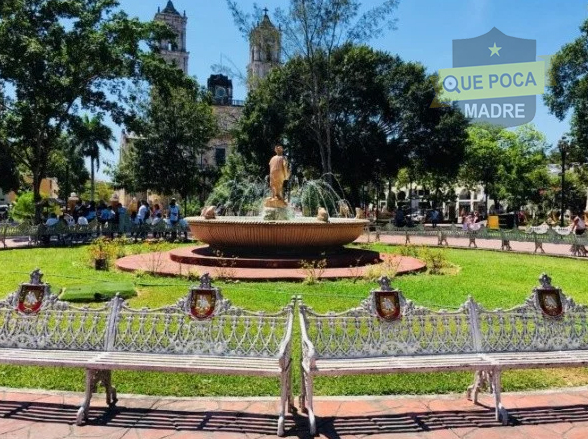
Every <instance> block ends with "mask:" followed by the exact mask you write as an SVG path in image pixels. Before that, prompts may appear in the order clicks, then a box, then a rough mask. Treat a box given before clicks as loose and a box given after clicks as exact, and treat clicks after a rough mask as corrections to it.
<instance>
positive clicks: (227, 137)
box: [118, 0, 281, 205]
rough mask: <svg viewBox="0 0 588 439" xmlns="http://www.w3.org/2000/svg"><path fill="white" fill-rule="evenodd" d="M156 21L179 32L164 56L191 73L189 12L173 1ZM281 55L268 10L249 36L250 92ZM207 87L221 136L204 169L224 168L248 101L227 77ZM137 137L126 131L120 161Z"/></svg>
mask: <svg viewBox="0 0 588 439" xmlns="http://www.w3.org/2000/svg"><path fill="white" fill-rule="evenodd" d="M154 19H155V20H160V21H163V22H165V23H166V24H167V25H168V26H169V27H170V28H171V29H173V30H174V31H175V33H176V38H175V40H173V41H168V40H162V41H160V43H159V49H160V53H161V56H162V57H163V58H164V59H165V60H166V61H167V62H169V63H171V64H174V65H176V66H177V67H178V68H179V69H181V70H182V71H183V72H184V73H185V74H189V70H188V61H189V56H190V52H188V51H187V45H186V31H187V25H188V17H187V16H186V12H185V11H184V12H183V14H181V13H180V12H179V11H178V10H177V9H176V8H175V6H174V4H173V2H172V1H171V0H169V1H168V2H167V4H166V6H165V7H164V8H163V9H161V8H158V10H157V13H156V14H155V17H154ZM280 54H281V32H280V31H279V30H278V29H277V28H276V27H275V26H274V25H273V23H272V22H271V20H270V18H269V16H268V15H267V9H265V10H264V16H263V17H262V19H261V20H260V22H259V23H258V25H257V26H256V27H255V28H254V29H253V30H252V31H251V33H250V36H249V63H248V65H247V85H248V90H252V89H254V88H255V87H256V86H257V84H258V83H259V81H260V80H261V79H263V78H265V77H266V76H267V75H268V74H269V72H270V70H271V69H272V68H274V67H276V66H278V65H280ZM206 86H207V89H208V91H209V92H210V94H211V96H212V102H213V112H214V114H215V115H216V117H217V119H218V126H219V134H218V135H217V136H216V137H215V138H214V139H212V140H211V141H210V142H209V146H210V148H209V150H208V151H207V152H206V153H204V154H202V155H201V156H200V157H199V158H198V160H199V164H200V166H202V167H203V168H218V167H220V166H222V165H224V163H225V161H226V158H227V157H228V155H229V154H230V153H231V150H232V147H233V139H232V136H231V130H232V128H233V127H234V126H235V125H236V123H237V122H238V120H239V118H240V117H241V114H242V111H243V105H244V102H243V101H239V100H235V99H234V98H233V83H232V80H231V79H230V78H229V77H227V76H226V75H223V74H212V75H211V76H210V77H209V78H208V80H207V84H206ZM136 138H137V137H136V136H135V135H134V134H133V133H127V132H125V130H123V131H122V134H121V137H120V144H119V146H120V150H119V151H120V152H119V154H120V155H119V161H120V160H123V159H124V158H123V157H124V154H125V151H126V150H127V149H128V148H129V145H130V144H131V143H132V142H133V140H135V139H136ZM203 195H205V194H203ZM118 196H119V199H120V201H121V203H123V204H124V205H129V204H131V203H132V202H133V198H135V199H138V198H142V197H146V198H148V199H150V201H151V202H160V203H163V204H166V200H165V199H163V198H164V197H159V196H158V195H156V194H149V193H148V194H133V195H129V194H127V193H125V191H124V190H120V191H118ZM206 196H207V194H206Z"/></svg>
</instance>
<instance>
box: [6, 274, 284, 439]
mask: <svg viewBox="0 0 588 439" xmlns="http://www.w3.org/2000/svg"><path fill="white" fill-rule="evenodd" d="M41 276H42V274H41V273H40V272H39V271H38V270H35V271H34V272H33V273H32V274H31V281H30V282H29V283H26V284H21V286H20V288H19V290H18V291H16V292H15V293H13V294H12V295H10V296H9V297H8V298H7V299H5V300H4V301H1V302H0V364H12V365H29V366H60V367H78V368H84V369H85V370H86V380H85V398H84V401H83V403H82V405H81V407H80V409H79V411H78V414H77V419H76V423H77V424H78V425H82V424H83V423H84V421H85V420H86V418H87V414H88V409H89V407H90V400H91V398H92V394H93V393H94V392H95V391H96V388H97V385H98V384H101V385H102V386H104V388H105V390H106V401H107V403H108V405H109V406H114V405H115V404H116V402H117V397H116V390H115V388H114V387H113V385H112V371H113V370H138V371H157V372H178V373H179V372H181V373H192V374H220V375H253V376H266V377H277V378H279V379H280V384H281V404H280V411H279V418H278V428H277V433H278V435H283V434H284V422H285V414H286V410H288V411H290V412H291V411H292V410H293V400H292V393H291V387H292V386H291V338H292V324H293V310H294V301H292V302H291V303H290V304H289V305H287V306H286V307H284V308H283V309H282V310H281V311H279V312H277V313H265V312H251V311H247V310H244V309H242V308H237V307H234V306H232V305H231V303H230V301H228V300H227V299H224V298H223V297H222V295H221V292H220V290H219V289H218V288H215V287H212V286H211V283H210V278H209V277H208V275H207V274H206V275H204V276H202V278H201V283H200V285H199V286H198V287H193V288H191V289H190V291H189V292H188V294H187V296H185V297H184V298H182V299H180V300H179V301H178V303H177V304H175V305H171V306H166V307H163V308H159V309H148V308H143V309H132V308H129V307H128V306H127V305H126V303H125V302H124V301H123V300H122V299H121V298H120V297H115V298H114V299H112V300H111V301H110V302H108V304H107V305H106V306H104V307H101V308H88V307H79V308H78V307H74V306H72V305H70V304H69V303H67V302H63V301H59V300H58V299H57V296H55V295H53V294H51V292H50V289H49V285H48V284H45V283H42V282H41Z"/></svg>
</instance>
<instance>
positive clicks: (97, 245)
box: [88, 236, 115, 270]
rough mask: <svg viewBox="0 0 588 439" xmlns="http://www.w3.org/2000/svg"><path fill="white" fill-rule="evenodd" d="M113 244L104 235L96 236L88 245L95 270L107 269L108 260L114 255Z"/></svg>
mask: <svg viewBox="0 0 588 439" xmlns="http://www.w3.org/2000/svg"><path fill="white" fill-rule="evenodd" d="M114 251H115V246H114V244H113V243H112V241H111V240H110V239H108V238H106V237H104V236H101V237H99V238H96V239H95V240H94V241H92V243H91V244H90V246H89V247H88V252H89V253H90V258H91V260H92V261H93V263H94V268H95V269H96V270H108V265H109V262H110V260H111V259H112V258H113V256H114Z"/></svg>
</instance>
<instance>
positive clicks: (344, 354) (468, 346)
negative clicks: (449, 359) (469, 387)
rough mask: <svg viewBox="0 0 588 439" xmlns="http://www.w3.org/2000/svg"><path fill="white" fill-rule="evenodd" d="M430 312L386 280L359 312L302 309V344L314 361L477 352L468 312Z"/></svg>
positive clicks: (468, 304) (464, 308) (466, 307)
mask: <svg viewBox="0 0 588 439" xmlns="http://www.w3.org/2000/svg"><path fill="white" fill-rule="evenodd" d="M471 303H472V301H468V302H466V303H465V304H464V305H463V306H462V307H461V308H459V309H458V310H457V311H444V310H441V311H433V310H430V309H428V308H424V307H418V306H415V305H414V304H413V303H412V302H411V301H409V300H406V299H405V298H404V297H403V295H402V293H401V292H400V291H398V290H392V289H391V288H390V284H389V280H388V279H387V278H382V279H380V289H379V290H376V291H372V292H371V294H370V297H369V298H368V299H366V300H365V301H363V302H362V304H361V305H360V306H359V307H358V308H354V309H351V310H348V311H345V312H342V313H327V314H318V313H316V312H314V311H313V310H312V309H311V308H310V307H308V306H306V305H304V304H301V305H300V320H301V322H300V323H301V330H302V337H303V344H304V339H305V338H306V339H307V340H310V341H311V342H312V344H313V346H314V351H315V352H314V355H315V357H316V358H354V357H355V358H363V357H379V356H391V355H394V356H402V355H426V354H441V353H455V354H458V353H468V352H475V349H476V347H475V346H476V344H475V342H474V337H473V331H472V325H471V324H470V320H471V319H470V308H471Z"/></svg>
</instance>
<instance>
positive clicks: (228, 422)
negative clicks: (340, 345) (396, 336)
mask: <svg viewBox="0 0 588 439" xmlns="http://www.w3.org/2000/svg"><path fill="white" fill-rule="evenodd" d="M194 404H195V405H196V404H197V402H194ZM77 410H78V407H77V406H75V405H71V404H56V403H44V402H23V401H0V418H2V419H4V420H6V421H9V420H17V421H25V422H31V426H33V425H35V428H36V430H35V431H39V430H38V428H39V423H46V424H48V426H47V429H48V431H50V429H51V424H56V423H58V424H69V425H71V424H74V423H75V419H76V413H77ZM509 414H510V417H511V422H510V427H506V428H507V429H508V428H513V427H516V426H517V425H520V426H524V425H542V424H545V425H547V424H555V423H564V422H588V405H579V404H578V405H568V406H560V407H528V408H519V409H511V410H509ZM277 419H278V417H277V415H269V414H257V413H250V412H246V411H233V410H222V409H219V410H216V411H215V410H209V411H197V410H196V411H188V410H166V409H162V408H137V407H125V406H124V405H121V406H119V407H115V408H112V409H108V408H100V407H96V408H91V409H90V412H89V416H88V421H87V425H88V426H91V428H90V429H91V430H92V431H93V433H94V434H95V433H96V431H95V429H96V428H100V427H102V428H103V431H100V433H99V434H100V435H101V436H107V435H110V434H112V433H114V432H115V431H116V430H118V429H129V428H134V429H147V430H174V431H177V432H182V431H183V432H200V431H201V432H207V433H214V434H215V436H218V437H219V438H220V437H223V433H241V434H243V435H244V437H246V436H245V435H251V434H256V435H268V436H275V434H276V427H277ZM0 425H1V423H0ZM317 425H318V430H319V433H320V434H321V435H322V436H324V437H327V438H332V439H336V438H340V437H342V436H351V435H358V436H364V435H367V436H369V435H382V434H388V435H390V437H392V438H393V437H394V435H395V434H402V435H406V434H418V433H424V432H429V431H430V432H434V431H441V430H448V429H458V428H464V429H468V430H469V429H472V428H474V429H484V428H492V427H501V424H500V423H499V422H497V421H496V420H495V418H494V410H493V409H492V408H491V407H485V406H472V409H471V410H454V411H432V412H431V411H411V412H407V413H398V414H377V415H365V416H360V415H358V416H339V417H321V418H318V419H317ZM285 427H286V436H290V437H299V438H309V437H310V436H309V434H308V423H307V419H306V417H305V416H301V415H298V414H297V413H296V412H295V413H294V415H288V416H287V417H286V426H285ZM25 428H26V427H25ZM79 428H80V430H79V433H80V434H83V430H84V427H83V426H82V427H79ZM19 431H20V432H23V430H19ZM507 431H508V430H504V433H505V435H508V433H507ZM1 433H2V429H1V428H0V434H1ZM403 437H404V436H403ZM505 437H506V436H505Z"/></svg>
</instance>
